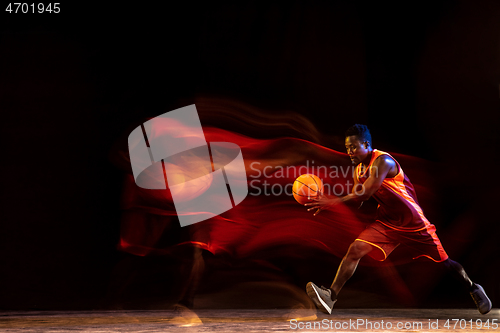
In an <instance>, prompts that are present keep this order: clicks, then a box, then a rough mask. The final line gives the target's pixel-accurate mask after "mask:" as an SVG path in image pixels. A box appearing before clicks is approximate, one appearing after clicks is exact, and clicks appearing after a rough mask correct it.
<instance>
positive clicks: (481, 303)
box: [470, 283, 491, 314]
mask: <svg viewBox="0 0 500 333" xmlns="http://www.w3.org/2000/svg"><path fill="white" fill-rule="evenodd" d="M470 295H471V296H472V299H473V300H474V303H476V306H477V309H478V310H479V312H480V313H481V314H487V313H488V312H490V310H491V301H490V299H489V298H488V296H486V293H485V292H484V289H483V287H481V286H480V285H478V284H477V283H474V285H473V287H472V291H471V292H470Z"/></svg>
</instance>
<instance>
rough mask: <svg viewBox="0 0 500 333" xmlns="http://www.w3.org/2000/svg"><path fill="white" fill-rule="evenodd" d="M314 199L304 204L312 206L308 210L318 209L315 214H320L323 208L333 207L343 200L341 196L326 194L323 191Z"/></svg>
mask: <svg viewBox="0 0 500 333" xmlns="http://www.w3.org/2000/svg"><path fill="white" fill-rule="evenodd" d="M312 200H313V201H312V202H308V203H305V204H304V206H306V207H310V208H309V209H308V210H307V211H308V212H309V211H311V210H315V209H316V212H314V214H313V216H316V215H318V214H319V212H320V211H322V210H323V209H329V208H332V207H333V206H335V205H337V204H338V203H340V202H341V201H342V200H341V199H340V198H339V197H336V196H326V195H324V194H323V193H320V194H319V195H318V196H317V197H316V198H313V199H312Z"/></svg>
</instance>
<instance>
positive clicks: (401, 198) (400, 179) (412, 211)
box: [356, 149, 432, 231]
mask: <svg viewBox="0 0 500 333" xmlns="http://www.w3.org/2000/svg"><path fill="white" fill-rule="evenodd" d="M381 155H388V156H390V157H391V158H392V159H393V160H394V161H395V162H396V165H397V167H398V173H397V175H396V176H394V177H392V178H387V177H386V178H385V179H384V181H383V182H382V185H381V186H380V188H379V189H378V191H377V192H375V194H373V197H374V198H375V200H377V202H378V204H379V205H378V208H377V218H376V220H377V221H379V222H380V223H382V224H384V225H386V226H387V227H390V228H392V229H396V230H400V231H418V230H423V229H425V228H427V227H430V226H432V225H431V224H430V222H429V221H428V220H427V218H426V217H425V216H424V213H423V211H422V208H420V205H419V203H418V201H417V195H416V193H415V189H414V188H413V185H412V183H411V182H410V179H409V178H408V177H407V176H406V175H405V173H404V172H403V169H402V168H401V166H400V165H399V163H398V161H396V159H394V157H392V156H391V155H389V154H388V153H386V152H383V151H380V150H377V149H374V150H373V151H372V157H371V159H370V164H369V165H368V168H366V170H365V172H362V170H361V163H360V164H358V166H357V167H356V177H357V179H358V181H359V182H360V183H364V182H365V181H366V179H368V177H369V176H370V174H372V173H373V172H377V170H376V167H374V166H373V162H374V161H375V160H376V159H377V158H378V157H379V156H381Z"/></svg>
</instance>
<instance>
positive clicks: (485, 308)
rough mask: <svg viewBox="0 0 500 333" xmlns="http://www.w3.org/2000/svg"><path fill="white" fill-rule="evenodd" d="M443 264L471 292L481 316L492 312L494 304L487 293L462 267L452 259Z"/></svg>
mask: <svg viewBox="0 0 500 333" xmlns="http://www.w3.org/2000/svg"><path fill="white" fill-rule="evenodd" d="M443 263H444V265H445V267H446V268H447V269H448V271H450V273H451V274H452V275H453V276H454V277H455V278H456V279H457V280H458V281H460V283H461V284H462V285H463V286H464V288H466V289H467V290H468V291H469V293H470V295H471V297H472V299H473V300H474V303H476V307H477V309H478V310H479V312H480V313H481V314H487V313H488V312H490V310H491V307H492V304H491V301H490V299H489V298H488V296H487V295H486V292H485V291H484V289H483V287H481V286H480V285H479V284H477V283H474V282H472V280H471V279H470V278H469V276H468V275H467V273H466V272H465V269H464V268H463V267H462V265H460V264H459V263H458V262H456V261H453V260H451V259H450V258H448V259H446V260H445V261H444V262H443Z"/></svg>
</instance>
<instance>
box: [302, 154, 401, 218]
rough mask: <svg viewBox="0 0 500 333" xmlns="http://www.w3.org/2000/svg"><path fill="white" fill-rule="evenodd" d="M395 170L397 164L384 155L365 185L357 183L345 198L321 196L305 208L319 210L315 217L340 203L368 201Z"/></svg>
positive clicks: (373, 168)
mask: <svg viewBox="0 0 500 333" xmlns="http://www.w3.org/2000/svg"><path fill="white" fill-rule="evenodd" d="M395 168H397V166H396V162H395V161H394V160H393V159H392V158H390V157H389V156H386V155H382V156H380V157H378V158H377V159H376V160H375V161H374V162H373V165H372V169H371V170H370V176H369V177H368V179H367V180H366V181H365V182H364V183H363V184H361V183H357V184H356V182H355V185H354V187H353V191H352V192H351V193H350V194H348V195H346V196H343V197H329V196H328V197H327V196H321V197H319V198H317V199H316V200H315V201H314V202H311V203H306V204H305V206H310V207H311V208H309V209H308V211H309V210H313V209H317V211H316V212H315V213H314V215H316V214H318V213H319V212H320V211H321V210H323V209H329V208H332V207H333V206H335V205H337V204H338V203H340V202H344V203H350V202H353V203H354V202H359V203H361V202H363V201H365V200H368V199H369V198H370V197H371V196H372V195H373V194H374V193H375V192H377V191H378V189H379V188H380V186H381V185H382V182H383V181H384V179H385V178H386V177H387V174H388V173H390V172H391V171H393V173H394V170H395Z"/></svg>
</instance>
